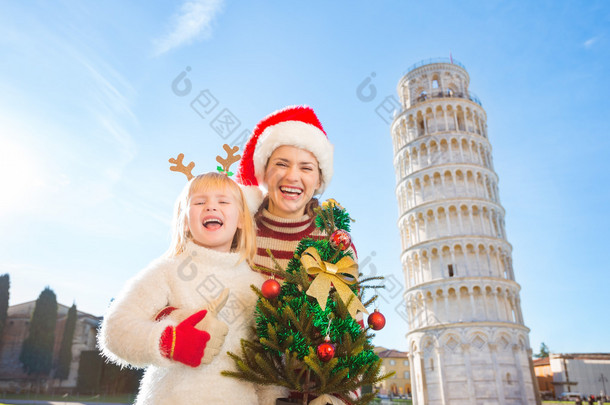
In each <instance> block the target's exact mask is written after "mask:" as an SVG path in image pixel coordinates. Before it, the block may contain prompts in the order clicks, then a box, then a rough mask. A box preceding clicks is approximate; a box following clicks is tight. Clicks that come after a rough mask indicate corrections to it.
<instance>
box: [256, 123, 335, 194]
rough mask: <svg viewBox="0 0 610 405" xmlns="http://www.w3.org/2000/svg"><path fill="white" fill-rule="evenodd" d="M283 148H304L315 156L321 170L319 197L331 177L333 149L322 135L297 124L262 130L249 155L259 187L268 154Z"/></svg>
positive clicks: (312, 127)
mask: <svg viewBox="0 0 610 405" xmlns="http://www.w3.org/2000/svg"><path fill="white" fill-rule="evenodd" d="M283 145H290V146H296V147H297V148H301V149H305V150H307V151H309V152H311V153H312V154H313V155H314V156H315V157H316V159H317V160H318V165H319V167H320V170H321V171H322V178H321V179H320V180H321V182H320V188H318V189H317V190H316V193H318V194H321V193H322V192H323V191H324V189H325V188H326V186H328V184H329V183H330V180H331V179H332V177H333V149H334V148H333V145H332V144H331V143H330V141H329V140H328V138H327V137H326V134H325V133H324V132H322V131H321V130H320V129H319V128H317V127H316V126H314V125H311V124H306V123H304V122H301V121H284V122H280V123H278V124H276V125H273V126H271V127H269V128H267V129H265V131H264V132H263V133H262V134H261V136H260V138H259V140H258V142H257V146H256V150H255V151H254V155H253V160H254V172H255V175H256V179H257V180H258V182H259V184H263V179H264V178H265V166H266V165H267V161H268V160H269V158H270V157H271V154H272V153H273V151H274V150H276V149H277V148H278V147H280V146H283Z"/></svg>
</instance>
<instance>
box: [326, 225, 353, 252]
mask: <svg viewBox="0 0 610 405" xmlns="http://www.w3.org/2000/svg"><path fill="white" fill-rule="evenodd" d="M330 245H331V246H332V247H333V248H335V249H339V250H346V249H347V248H349V247H350V246H351V245H352V237H351V236H350V234H349V232H347V231H344V230H343V229H337V230H336V231H335V232H333V233H332V235H330Z"/></svg>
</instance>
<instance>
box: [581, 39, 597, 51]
mask: <svg viewBox="0 0 610 405" xmlns="http://www.w3.org/2000/svg"><path fill="white" fill-rule="evenodd" d="M598 39H599V38H598V37H593V38H589V39H587V40H586V41H585V42H584V43H583V45H584V47H585V48H587V49H590V48H591V47H593V45H594V44H595V43H596V42H597V40H598Z"/></svg>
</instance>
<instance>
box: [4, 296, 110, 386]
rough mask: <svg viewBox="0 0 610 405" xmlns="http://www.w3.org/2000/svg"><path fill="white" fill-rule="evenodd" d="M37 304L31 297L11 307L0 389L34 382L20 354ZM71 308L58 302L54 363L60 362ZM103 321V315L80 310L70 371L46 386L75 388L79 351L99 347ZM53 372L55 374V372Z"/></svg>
mask: <svg viewBox="0 0 610 405" xmlns="http://www.w3.org/2000/svg"><path fill="white" fill-rule="evenodd" d="M35 306H36V301H29V302H25V303H23V304H18V305H13V306H11V307H9V308H8V314H7V319H6V325H5V328H4V334H3V336H2V344H1V346H0V390H4V391H23V390H28V389H29V388H30V386H31V383H32V381H33V380H32V378H31V377H30V376H28V375H27V374H26V373H25V372H24V371H23V368H22V364H21V362H20V361H19V355H20V353H21V347H22V346H23V341H24V340H25V338H26V337H27V336H28V332H29V328H30V320H31V318H32V313H33V312H34V307H35ZM69 309H70V307H67V306H65V305H62V304H58V305H57V325H56V327H55V344H54V347H53V365H54V367H56V366H57V361H58V358H59V350H60V346H61V341H62V338H63V333H64V329H65V325H66V320H67V317H68V310H69ZM100 321H101V318H100V317H96V316H93V315H91V314H88V313H85V312H82V311H78V310H77V319H76V327H75V329H74V340H73V341H72V363H71V366H70V374H69V376H68V378H67V379H66V380H63V381H59V380H53V379H50V380H49V381H47V386H52V387H56V388H60V387H61V388H65V389H73V388H76V385H77V379H78V378H77V377H78V367H79V361H80V355H81V353H82V352H84V351H96V350H97V349H96V346H95V345H96V340H95V337H96V330H97V325H98V323H99V322H100ZM51 375H53V372H52V373H51Z"/></svg>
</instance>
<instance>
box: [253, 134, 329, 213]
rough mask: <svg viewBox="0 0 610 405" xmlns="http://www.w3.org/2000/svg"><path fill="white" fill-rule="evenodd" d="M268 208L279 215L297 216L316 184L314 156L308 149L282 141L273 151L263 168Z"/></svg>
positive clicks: (317, 167) (317, 176)
mask: <svg viewBox="0 0 610 405" xmlns="http://www.w3.org/2000/svg"><path fill="white" fill-rule="evenodd" d="M264 182H265V185H266V186H267V190H268V193H269V208H268V209H269V212H270V213H271V214H273V215H276V216H278V217H282V218H288V219H293V218H300V217H302V216H303V215H304V214H305V206H306V205H307V203H308V202H309V201H310V200H311V198H312V197H313V195H314V193H315V192H316V190H317V189H318V188H319V187H320V168H319V166H318V160H317V159H316V157H315V156H314V155H313V154H312V153H311V152H309V151H307V150H305V149H301V148H297V147H295V146H290V145H283V146H280V147H278V148H277V149H275V150H274V151H273V153H272V154H271V157H269V160H268V161H267V166H266V168H265V179H264Z"/></svg>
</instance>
